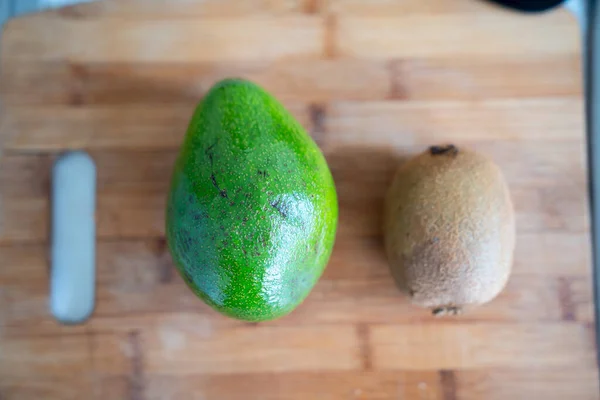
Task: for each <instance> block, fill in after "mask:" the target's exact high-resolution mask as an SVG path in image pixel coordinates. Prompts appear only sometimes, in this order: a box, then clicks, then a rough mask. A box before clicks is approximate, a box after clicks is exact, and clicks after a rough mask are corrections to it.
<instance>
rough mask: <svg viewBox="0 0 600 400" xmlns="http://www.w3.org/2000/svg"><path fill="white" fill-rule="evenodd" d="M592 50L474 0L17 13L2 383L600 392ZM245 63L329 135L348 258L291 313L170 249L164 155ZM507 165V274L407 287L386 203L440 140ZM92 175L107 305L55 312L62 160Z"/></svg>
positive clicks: (507, 395) (19, 390) (400, 395)
mask: <svg viewBox="0 0 600 400" xmlns="http://www.w3.org/2000/svg"><path fill="white" fill-rule="evenodd" d="M579 58H580V43H579V30H578V27H577V24H576V21H575V20H574V18H573V17H571V16H570V15H569V14H568V13H567V12H566V11H564V10H557V11H553V12H550V13H547V14H543V15H536V16H526V15H520V14H515V13H512V12H509V11H505V10H502V9H498V8H496V7H494V6H492V5H489V4H488V3H485V2H481V1H477V0H452V1H448V0H373V1H365V0H242V1H234V0H225V1H223V0H203V1H190V0H145V1H142V0H120V1H118V0H106V1H103V2H97V3H90V4H83V5H77V6H72V7H69V8H64V9H59V10H55V11H50V12H44V13H41V14H33V15H29V16H26V17H22V18H19V19H15V20H12V21H10V22H9V23H8V24H7V26H6V28H5V30H4V32H3V34H2V43H1V47H0V94H1V99H2V106H1V107H2V110H1V111H2V114H1V116H0V146H1V148H2V155H1V156H0V264H1V265H0V398H1V399H18V400H22V399H49V400H53V399H61V400H64V399H82V398H91V399H131V400H150V399H173V400H175V399H202V400H204V399H209V400H212V399H215V400H229V399H232V400H233V399H235V400H237V399H261V400H263V399H265V400H267V399H268V400H276V399H277V400H279V399H282V400H306V399H316V400H342V399H344V400H346V399H372V400H388V399H445V400H475V399H486V400H488V399H491V400H494V399H509V400H516V399H560V400H563V399H573V400H578V399H598V398H599V397H600V392H599V387H598V371H597V366H596V360H595V343H594V324H593V318H594V317H593V308H594V306H593V299H592V279H591V266H590V258H591V257H590V246H589V233H588V230H589V217H588V207H587V203H586V198H587V190H586V176H585V174H586V171H585V159H584V157H585V152H584V141H583V138H584V136H583V129H584V126H583V105H582V89H581V77H580V75H581V74H580V68H581V65H580V61H579ZM228 76H241V77H245V78H248V79H251V80H253V81H255V82H257V83H259V84H261V85H263V86H264V87H265V88H266V89H268V90H269V91H271V92H272V93H273V94H274V95H275V96H277V97H278V98H279V99H281V100H282V102H283V103H284V104H285V105H286V106H287V108H288V109H289V110H290V111H291V112H292V113H293V114H294V115H296V116H297V118H298V119H299V121H300V122H301V123H302V124H303V125H304V126H305V127H306V129H307V130H308V132H309V133H310V134H311V135H312V136H313V137H314V138H315V139H316V141H317V142H318V144H319V145H320V146H321V148H322V149H323V152H324V153H325V155H326V157H327V160H328V162H329V164H330V167H331V169H332V172H333V175H334V178H335V181H336V186H337V190H338V197H339V203H340V223H339V230H338V236H337V241H336V245H335V248H334V252H333V256H332V259H331V261H330V263H329V265H328V267H327V269H326V271H325V273H324V275H323V277H322V279H321V280H320V282H319V283H318V284H317V286H316V287H315V289H314V290H313V292H312V293H311V295H310V296H309V298H308V299H307V300H306V301H305V303H304V304H302V305H301V306H300V307H299V308H298V309H297V310H296V311H294V312H293V313H292V314H290V315H289V316H287V317H285V318H282V319H280V320H277V321H273V322H268V323H261V324H249V323H244V322H239V321H235V320H232V319H228V318H226V317H222V316H220V315H218V314H216V313H215V312H214V311H212V310H211V309H209V308H208V307H207V306H206V305H204V304H203V303H202V302H201V301H200V300H198V299H196V298H195V297H194V295H193V294H192V293H191V292H190V291H189V290H188V289H187V288H186V287H185V284H184V282H183V281H182V279H181V278H180V277H179V276H178V275H177V273H176V272H175V270H174V267H173V265H172V261H171V259H170V256H169V254H168V251H167V249H166V243H165V238H164V209H165V199H166V191H167V187H168V181H169V177H170V173H171V167H172V164H173V161H174V159H175V156H176V154H177V148H178V146H179V144H180V142H181V140H182V137H183V135H184V132H185V129H186V126H187V123H188V120H189V118H190V116H191V112H192V110H193V108H194V106H195V104H196V102H197V101H198V100H199V99H200V98H201V97H202V95H203V94H204V93H205V92H206V90H207V89H208V88H209V87H210V86H211V85H212V84H213V83H214V82H216V81H217V80H218V79H220V78H223V77H228ZM447 142H452V143H455V144H457V145H459V146H468V147H471V148H475V149H478V150H480V151H482V152H484V153H486V154H488V155H489V156H491V157H492V158H493V159H494V160H495V161H496V162H497V163H498V164H499V165H500V166H501V168H502V169H503V171H504V173H505V175H506V178H507V180H508V182H509V186H510V189H511V192H512V196H513V200H514V203H515V208H516V213H517V230H518V237H517V249H516V254H515V264H514V270H513V274H512V276H511V279H510V281H509V283H508V286H507V287H506V289H505V290H504V291H503V292H502V294H501V295H500V296H499V297H498V298H497V299H496V300H494V301H493V302H491V303H489V304H488V305H485V306H483V307H480V308H477V309H473V310H471V311H470V312H468V313H465V314H464V315H462V316H458V317H453V318H441V319H438V318H434V317H432V316H430V315H429V314H428V313H427V311H425V310H421V309H418V308H415V307H413V306H411V305H410V304H409V303H408V302H407V300H406V298H405V297H403V296H402V294H400V293H399V292H398V290H397V289H396V288H395V286H394V283H393V281H392V279H391V276H390V274H389V272H388V269H387V264H386V260H385V258H384V256H383V251H382V244H381V232H380V226H381V203H382V200H383V195H384V193H385V190H386V188H387V186H388V184H389V182H390V179H391V176H392V173H393V171H394V169H395V167H396V166H397V165H398V164H399V163H401V162H402V161H403V160H405V159H406V158H407V157H409V156H411V155H413V154H416V153H418V152H420V151H423V150H424V149H425V148H426V147H427V146H429V145H432V144H439V143H447ZM67 149H84V150H86V151H88V152H89V153H90V154H91V155H92V157H93V158H94V160H95V162H96V164H97V170H98V209H97V228H98V232H97V233H98V242H97V299H96V310H95V313H94V314H93V316H92V318H91V319H90V320H88V321H87V322H86V323H85V324H83V325H77V326H62V325H59V324H57V323H56V322H54V320H53V319H52V317H51V316H50V314H49V311H48V288H49V282H48V277H49V273H48V268H49V265H48V231H49V182H50V176H49V173H50V168H51V166H52V163H53V161H54V159H55V158H56V156H57V155H58V154H59V153H60V152H62V151H64V150H67Z"/></svg>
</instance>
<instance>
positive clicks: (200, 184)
mask: <svg viewBox="0 0 600 400" xmlns="http://www.w3.org/2000/svg"><path fill="white" fill-rule="evenodd" d="M166 214H167V218H166V235H167V242H168V245H169V249H170V251H171V254H172V256H173V260H174V263H175V266H176V268H177V270H178V271H179V273H180V274H181V276H182V277H183V279H184V280H185V282H186V283H187V285H188V286H189V287H190V288H191V289H192V291H193V292H194V293H195V294H196V295H197V296H198V297H199V298H201V299H202V300H204V301H205V302H206V303H207V304H209V305H210V306H211V307H213V308H214V309H215V310H217V311H219V312H220V313H222V314H224V315H227V316H230V317H233V318H237V319H241V320H245V321H255V322H257V321H266V320H272V319H276V318H279V317H281V316H284V315H286V314H288V313H290V312H291V311H292V310H294V309H295V308H296V307H297V306H298V305H299V304H300V303H301V302H302V301H303V300H304V299H305V298H306V297H307V296H308V294H309V293H310V291H311V289H312V288H313V286H314V285H315V284H316V282H317V281H318V279H319V277H320V276H321V274H322V272H323V270H324V268H325V266H326V264H327V262H328V260H329V257H330V255H331V251H332V248H333V244H334V240H335V232H336V227H337V218H338V205H337V196H336V191H335V185H334V181H333V178H332V176H331V173H330V171H329V168H328V166H327V163H326V161H325V158H324V157H323V155H322V153H321V151H320V150H319V148H318V147H317V145H316V144H315V143H314V141H313V140H312V139H311V138H310V136H308V135H307V134H306V132H305V131H304V129H303V128H302V127H301V126H300V124H299V123H298V122H297V121H296V120H295V119H294V117H293V116H292V115H291V114H290V113H289V112H288V111H287V110H286V109H285V108H284V107H283V106H282V105H281V104H280V103H279V102H278V101H277V100H276V99H275V98H274V97H272V96H271V95H270V94H268V93H267V92H266V91H264V90H263V89H262V88H260V87H259V86H257V85H255V84H253V83H251V82H248V81H244V80H240V79H227V80H224V81H221V82H219V83H217V84H216V85H215V86H214V87H213V88H212V89H211V90H210V91H209V92H208V94H207V95H206V97H205V98H204V99H203V100H202V101H201V102H200V104H199V105H198V106H197V108H196V110H195V112H194V115H193V117H192V120H191V123H190V125H189V128H188V131H187V134H186V136H185V139H184V142H183V144H182V146H181V150H180V153H179V156H178V158H177V160H176V162H175V167H174V171H173V175H172V179H171V187H170V191H169V196H168V200H167V213H166Z"/></svg>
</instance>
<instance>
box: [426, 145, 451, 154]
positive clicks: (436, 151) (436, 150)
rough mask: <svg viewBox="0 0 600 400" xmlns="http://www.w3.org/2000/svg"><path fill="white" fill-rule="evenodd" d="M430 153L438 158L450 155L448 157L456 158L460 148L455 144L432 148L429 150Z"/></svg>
mask: <svg viewBox="0 0 600 400" xmlns="http://www.w3.org/2000/svg"><path fill="white" fill-rule="evenodd" d="M429 152H430V153H431V155H432V156H437V155H442V154H448V155H452V156H455V155H457V154H458V147H456V146H455V145H453V144H448V145H444V146H431V147H430V148H429Z"/></svg>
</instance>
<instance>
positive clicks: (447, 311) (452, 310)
mask: <svg viewBox="0 0 600 400" xmlns="http://www.w3.org/2000/svg"><path fill="white" fill-rule="evenodd" d="M431 313H432V314H433V315H434V316H435V317H442V316H444V315H458V314H461V313H462V308H460V307H457V306H443V307H436V308H434V309H433V310H431Z"/></svg>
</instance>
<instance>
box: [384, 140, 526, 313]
mask: <svg viewBox="0 0 600 400" xmlns="http://www.w3.org/2000/svg"><path fill="white" fill-rule="evenodd" d="M384 236H385V248H386V253H387V256H388V260H389V262H390V269H391V272H392V275H393V277H394V279H395V280H396V283H397V284H398V286H399V287H400V289H401V290H403V291H405V292H406V293H407V294H408V295H409V296H410V298H411V301H412V303H414V304H416V305H418V306H422V307H426V308H429V309H431V310H432V312H433V314H434V315H445V314H457V313H459V312H460V311H461V310H462V309H463V308H464V307H465V306H470V305H477V304H482V303H486V302H488V301H490V300H492V299H493V298H494V297H496V296H497V295H498V293H500V291H501V290H502V289H503V288H504V286H505V285H506V282H507V281H508V277H509V275H510V271H511V266H512V260H513V252H514V246H515V216H514V210H513V205H512V201H511V198H510V193H509V190H508V186H507V185H506V182H505V180H504V177H503V175H502V172H501V171H500V169H499V168H498V166H496V165H495V164H494V163H493V162H492V161H491V160H490V159H488V158H487V157H485V156H483V155H481V154H479V153H476V152H473V151H469V150H465V149H462V148H461V149H459V148H457V147H455V146H453V145H445V146H434V147H431V148H429V149H428V150H427V151H426V152H424V153H422V154H420V155H418V156H416V157H414V158H412V159H411V160H409V161H408V162H406V163H405V164H404V165H402V166H401V167H400V168H399V169H398V171H397V172H396V175H395V177H394V180H393V182H392V185H391V187H390V189H389V191H388V194H387V197H386V201H385V215H384Z"/></svg>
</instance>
